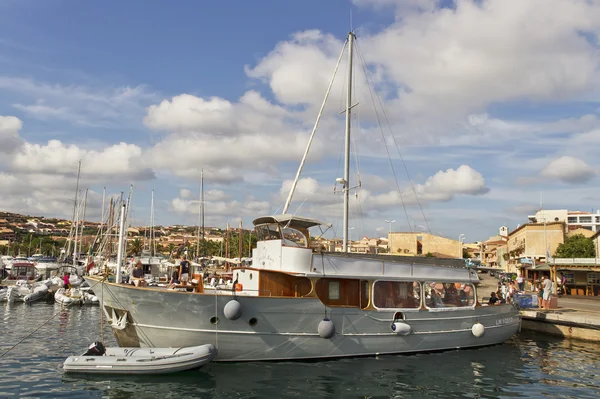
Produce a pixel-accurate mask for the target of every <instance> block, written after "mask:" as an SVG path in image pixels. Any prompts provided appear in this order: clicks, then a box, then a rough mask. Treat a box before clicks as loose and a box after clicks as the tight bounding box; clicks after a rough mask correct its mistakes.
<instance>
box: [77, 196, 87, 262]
mask: <svg viewBox="0 0 600 399" xmlns="http://www.w3.org/2000/svg"><path fill="white" fill-rule="evenodd" d="M87 195H88V189H87V188H86V189H85V196H84V197H83V217H82V218H81V232H80V233H79V255H80V257H81V247H82V245H83V229H84V228H85V211H86V209H87ZM86 265H87V264H86Z"/></svg>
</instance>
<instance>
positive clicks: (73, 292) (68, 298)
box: [54, 288, 100, 305]
mask: <svg viewBox="0 0 600 399" xmlns="http://www.w3.org/2000/svg"><path fill="white" fill-rule="evenodd" d="M54 301H55V302H57V303H60V304H61V305H98V304H100V300H99V299H98V297H97V296H96V295H91V294H89V293H87V292H86V291H85V290H81V289H77V288H70V289H65V288H59V289H58V291H56V293H55V294H54Z"/></svg>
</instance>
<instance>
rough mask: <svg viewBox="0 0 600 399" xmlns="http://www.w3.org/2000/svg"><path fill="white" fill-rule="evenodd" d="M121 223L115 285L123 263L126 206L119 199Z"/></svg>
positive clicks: (119, 279) (119, 278) (119, 276)
mask: <svg viewBox="0 0 600 399" xmlns="http://www.w3.org/2000/svg"><path fill="white" fill-rule="evenodd" d="M121 204H122V205H121V222H120V226H119V247H118V250H117V277H116V280H115V281H116V283H117V284H119V283H120V282H121V266H122V265H121V263H122V262H123V235H124V230H125V212H126V210H127V204H126V203H125V201H123V199H121Z"/></svg>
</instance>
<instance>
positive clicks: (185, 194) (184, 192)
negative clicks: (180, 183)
mask: <svg viewBox="0 0 600 399" xmlns="http://www.w3.org/2000/svg"><path fill="white" fill-rule="evenodd" d="M179 198H182V199H189V198H192V192H191V191H190V190H188V189H187V188H182V189H181V190H179Z"/></svg>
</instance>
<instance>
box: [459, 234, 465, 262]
mask: <svg viewBox="0 0 600 399" xmlns="http://www.w3.org/2000/svg"><path fill="white" fill-rule="evenodd" d="M464 238H465V235H464V234H461V235H459V236H458V257H459V258H462V257H463V240H464Z"/></svg>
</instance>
